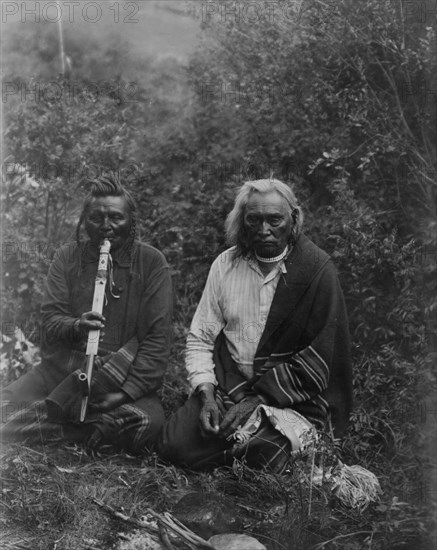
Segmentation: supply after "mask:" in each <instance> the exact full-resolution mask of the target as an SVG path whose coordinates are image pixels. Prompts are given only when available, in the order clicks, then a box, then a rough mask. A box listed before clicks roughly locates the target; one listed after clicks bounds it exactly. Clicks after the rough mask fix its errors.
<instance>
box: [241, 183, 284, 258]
mask: <svg viewBox="0 0 437 550" xmlns="http://www.w3.org/2000/svg"><path fill="white" fill-rule="evenodd" d="M291 223H292V220H291V215H290V212H289V208H288V205H287V203H286V202H285V201H284V199H283V198H282V197H281V195H280V194H279V193H277V192H276V191H271V192H269V193H256V192H255V193H253V194H252V195H251V197H250V198H249V202H248V203H247V205H246V208H245V211H244V227H245V229H246V234H247V236H248V239H249V245H250V247H251V248H252V249H253V250H255V252H256V253H257V254H258V255H259V256H262V257H264V258H273V257H274V256H277V255H278V254H281V252H283V250H284V248H285V246H286V245H287V243H288V241H289V239H290V235H291V229H292V225H291Z"/></svg>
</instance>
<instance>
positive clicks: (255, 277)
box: [185, 248, 286, 390]
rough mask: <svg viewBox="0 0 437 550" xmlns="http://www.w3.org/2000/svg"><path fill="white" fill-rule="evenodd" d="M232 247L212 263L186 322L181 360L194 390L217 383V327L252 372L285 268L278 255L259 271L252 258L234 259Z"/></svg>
mask: <svg viewBox="0 0 437 550" xmlns="http://www.w3.org/2000/svg"><path fill="white" fill-rule="evenodd" d="M234 250H235V248H230V249H228V250H226V251H225V252H223V253H222V254H220V256H218V257H217V258H216V260H215V261H214V263H213V264H212V266H211V269H210V272H209V275H208V280H207V281H206V285H205V288H204V291H203V294H202V298H201V299H200V302H199V305H198V306H197V310H196V313H195V314H194V317H193V321H192V323H191V328H190V332H189V334H188V338H187V349H186V356H185V362H186V368H187V370H188V380H189V382H190V385H191V388H192V389H193V390H194V389H195V388H196V387H197V386H198V385H199V384H203V383H205V382H209V383H212V384H215V385H216V384H217V380H216V377H215V374H214V363H213V360H212V356H213V349H214V343H215V340H216V338H217V336H218V335H219V333H220V332H221V331H222V330H223V332H224V334H225V336H226V341H227V345H228V349H229V352H230V354H231V356H232V358H233V359H234V361H235V362H236V363H237V365H238V367H239V370H240V372H241V374H242V375H243V376H244V377H245V378H246V379H249V378H251V377H252V376H253V359H254V357H255V352H256V349H257V347H258V344H259V341H260V339H261V335H262V333H263V331H264V327H265V324H266V321H267V316H268V314H269V311H270V306H271V305H272V301H273V296H274V295H275V291H276V287H277V285H278V282H279V278H280V275H281V273H286V269H285V264H284V261H283V260H282V261H280V262H279V263H278V264H276V265H275V267H274V268H273V269H272V271H270V273H269V274H268V275H267V276H264V275H263V274H262V272H261V270H260V268H259V265H258V262H257V261H256V260H255V259H253V260H252V259H249V260H248V259H245V258H238V259H237V260H234V256H233V253H234Z"/></svg>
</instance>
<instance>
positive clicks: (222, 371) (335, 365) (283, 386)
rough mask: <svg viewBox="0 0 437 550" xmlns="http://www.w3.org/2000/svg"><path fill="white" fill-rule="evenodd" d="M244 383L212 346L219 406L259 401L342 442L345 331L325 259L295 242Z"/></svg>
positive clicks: (222, 349)
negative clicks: (252, 397)
mask: <svg viewBox="0 0 437 550" xmlns="http://www.w3.org/2000/svg"><path fill="white" fill-rule="evenodd" d="M285 265H286V268H287V273H286V274H283V275H281V278H280V281H279V283H278V286H277V289H276V293H275V296H274V298H273V302H272V305H271V308H270V312H269V316H268V319H267V323H266V326H265V329H264V332H263V334H262V336H261V340H260V343H259V345H258V349H257V351H256V354H255V360H254V376H253V378H252V379H251V380H249V381H247V380H246V379H245V378H244V377H243V376H242V375H241V374H240V373H239V372H238V368H237V365H236V364H235V362H234V361H233V359H232V358H231V356H230V353H229V351H228V348H227V345H226V341H225V337H224V336H223V334H221V335H220V337H219V338H218V339H217V342H216V347H215V352H214V363H215V371H216V376H217V380H218V383H219V390H220V391H219V394H220V395H221V397H222V398H223V400H224V403H225V405H227V406H229V405H231V404H233V403H238V402H239V401H240V400H241V399H242V398H243V397H245V396H246V395H250V394H254V393H256V394H259V395H261V396H262V397H263V398H264V400H265V401H266V402H267V404H269V405H273V406H275V407H280V408H291V409H294V410H296V411H297V412H299V413H300V414H302V415H303V416H304V417H305V418H307V419H308V420H310V421H311V422H312V423H314V424H315V425H316V426H317V427H318V428H324V429H327V430H330V429H331V427H332V428H333V431H334V436H335V437H341V436H342V435H343V433H344V431H345V429H346V426H347V421H348V417H349V414H350V411H351V408H352V367H351V360H350V343H349V328H348V320H347V314H346V308H345V304H344V299H343V293H342V290H341V288H340V284H339V281H338V277H337V273H336V270H335V267H334V265H333V264H332V262H331V260H330V258H329V256H328V255H327V254H326V253H325V252H323V251H322V250H321V249H320V248H318V247H317V246H316V245H315V244H314V243H312V242H311V241H310V240H309V239H308V238H307V237H306V236H305V235H301V236H300V237H299V239H298V242H297V243H296V245H295V246H294V248H293V250H292V252H291V254H290V255H289V257H288V258H287V260H286V262H285Z"/></svg>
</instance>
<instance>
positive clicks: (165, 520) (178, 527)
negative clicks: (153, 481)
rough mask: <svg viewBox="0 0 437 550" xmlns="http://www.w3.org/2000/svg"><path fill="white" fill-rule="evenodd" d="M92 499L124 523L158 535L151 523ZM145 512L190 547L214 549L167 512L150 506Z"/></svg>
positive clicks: (202, 549) (158, 532) (157, 530)
mask: <svg viewBox="0 0 437 550" xmlns="http://www.w3.org/2000/svg"><path fill="white" fill-rule="evenodd" d="M92 501H93V502H94V503H95V504H97V505H98V506H100V507H101V508H103V509H104V510H106V511H107V512H109V513H110V514H112V515H113V516H114V517H116V518H117V519H120V520H122V521H125V522H126V523H130V524H132V525H135V526H136V527H139V528H141V529H146V530H148V531H150V532H151V533H153V535H155V536H157V537H159V536H160V529H158V528H156V527H153V525H149V524H148V523H145V522H143V521H140V520H138V519H134V518H131V517H130V516H127V515H126V514H123V513H121V512H117V510H115V509H114V508H112V506H109V504H105V503H104V502H103V501H102V500H99V499H97V498H93V499H92ZM145 513H146V514H149V515H150V516H152V517H153V518H154V519H156V520H157V522H158V525H159V526H160V527H161V530H163V528H164V527H166V528H167V529H170V530H171V531H172V532H173V533H175V534H176V535H178V536H179V537H180V538H181V539H182V540H183V541H184V542H185V543H186V544H188V545H189V546H190V547H194V548H195V549H199V550H215V548H214V546H212V544H210V543H209V542H208V541H206V540H205V539H203V538H202V537H199V536H198V535H196V533H193V531H191V530H190V529H188V528H187V527H185V525H184V524H183V523H181V522H180V521H179V520H177V519H176V518H175V517H173V516H172V515H171V514H169V513H168V512H164V514H158V513H157V512H155V511H154V510H152V509H151V508H147V509H146V510H145ZM163 542H164V544H166V543H168V542H170V541H169V540H168V539H167V540H166V541H163ZM170 544H171V543H170Z"/></svg>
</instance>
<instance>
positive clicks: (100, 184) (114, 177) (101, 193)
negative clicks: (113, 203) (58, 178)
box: [76, 172, 137, 270]
mask: <svg viewBox="0 0 437 550" xmlns="http://www.w3.org/2000/svg"><path fill="white" fill-rule="evenodd" d="M89 183H90V185H91V189H90V191H89V193H88V195H87V196H86V197H85V201H84V203H83V207H82V212H81V214H80V217H79V221H78V223H77V226H76V244H77V246H78V247H79V248H80V230H81V227H82V224H83V222H84V220H85V216H86V213H87V210H88V208H89V207H90V205H91V202H92V201H93V200H94V199H96V198H100V197H123V198H124V199H125V200H126V203H127V205H128V207H129V211H130V216H131V228H130V234H129V237H128V240H127V242H126V245H125V246H126V247H127V249H128V251H129V256H130V260H131V266H132V262H133V246H134V242H135V238H136V234H137V216H136V212H137V207H136V204H135V201H134V199H133V197H132V195H131V194H130V193H129V191H128V190H127V189H126V188H125V187H123V185H122V183H121V181H120V177H119V176H118V174H116V173H114V172H110V173H107V174H102V175H101V176H99V177H97V178H95V179H93V180H90V182H89ZM80 269H81V266H79V270H80Z"/></svg>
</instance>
